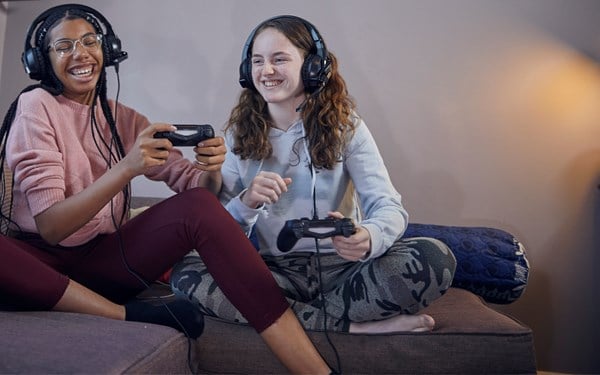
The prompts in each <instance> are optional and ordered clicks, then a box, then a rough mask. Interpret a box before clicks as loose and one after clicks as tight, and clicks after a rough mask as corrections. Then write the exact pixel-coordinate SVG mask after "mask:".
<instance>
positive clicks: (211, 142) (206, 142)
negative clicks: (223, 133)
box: [198, 137, 225, 147]
mask: <svg viewBox="0 0 600 375" xmlns="http://www.w3.org/2000/svg"><path fill="white" fill-rule="evenodd" d="M219 146H225V140H224V139H223V137H214V138H207V139H203V140H202V141H200V142H198V147H219Z"/></svg>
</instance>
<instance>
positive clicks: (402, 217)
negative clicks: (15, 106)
mask: <svg viewBox="0 0 600 375" xmlns="http://www.w3.org/2000/svg"><path fill="white" fill-rule="evenodd" d="M303 136H304V128H303V123H302V121H301V120H299V121H298V122H296V123H295V124H293V125H292V126H291V127H290V128H289V129H288V131H282V130H280V129H277V128H271V130H270V133H269V140H270V142H271V145H272V146H273V156H271V157H270V158H269V159H266V160H262V161H256V160H241V159H240V158H239V157H238V156H237V155H235V154H233V152H231V150H232V148H233V138H232V136H231V133H228V134H227V135H226V137H225V140H226V144H227V150H228V152H227V156H226V160H225V163H224V164H223V167H222V173H223V187H222V190H221V194H220V199H221V202H222V203H223V204H224V205H225V207H226V209H227V210H228V211H229V212H230V213H231V215H232V216H233V217H234V218H235V219H236V220H237V221H238V222H239V223H240V225H241V226H242V228H243V229H244V231H246V233H248V234H249V233H250V232H251V231H252V229H253V228H254V229H255V231H256V234H257V237H258V243H259V247H260V252H261V254H271V255H281V254H282V252H280V251H279V249H278V248H277V236H278V235H279V232H280V231H281V228H282V227H283V226H284V224H285V221H286V220H289V219H300V218H303V217H308V218H312V217H313V185H314V189H315V191H316V207H317V215H318V217H319V218H324V217H326V216H327V212H328V211H339V212H341V213H342V214H343V215H344V216H345V217H348V218H351V219H353V220H354V222H355V224H358V223H359V224H360V225H361V226H363V227H365V228H366V229H367V230H368V231H369V233H370V235H371V254H370V256H369V258H374V257H379V256H381V255H382V254H383V253H384V252H385V251H386V250H387V249H388V248H389V247H390V246H391V245H392V243H393V242H394V241H395V240H396V239H397V238H398V237H399V236H400V235H402V234H403V233H404V230H405V229H406V225H407V223H408V213H407V212H406V210H405V209H404V207H403V206H402V202H401V196H400V194H399V193H398V192H397V191H396V189H395V188H394V186H393V185H392V182H391V180H390V177H389V174H388V172H387V169H386V167H385V164H384V162H383V159H382V158H381V154H380V153H379V150H378V148H377V145H376V143H375V141H374V139H373V137H372V135H371V133H370V132H369V129H368V128H367V126H366V125H365V123H364V122H363V121H362V119H359V120H358V126H357V127H356V130H355V133H354V136H353V138H352V139H351V141H350V142H349V143H348V144H347V147H346V149H345V151H344V155H343V160H342V162H340V163H337V164H336V165H335V167H334V169H333V170H326V169H312V167H311V163H310V157H309V155H308V152H307V146H308V145H306V142H305V141H304V139H302V137H303ZM259 171H269V172H276V173H278V174H279V175H280V176H281V177H291V178H292V184H291V185H289V186H288V191H287V192H285V193H283V194H282V195H281V197H280V198H279V201H278V202H277V203H275V204H265V205H262V206H261V207H259V208H257V209H252V208H249V207H248V206H246V205H245V204H244V203H242V201H241V200H240V195H241V193H243V192H244V191H245V190H246V189H247V188H248V187H249V186H250V183H251V181H252V179H253V178H254V177H255V176H256V175H257V174H258V172H259ZM313 171H314V172H316V173H312V172H313ZM313 175H314V176H315V178H314V179H313ZM357 197H358V200H359V202H357V200H356V198H357ZM359 207H360V208H359ZM361 216H362V217H364V219H362V220H361ZM314 241H315V240H314V238H302V239H300V240H299V241H298V242H297V243H296V244H295V246H294V247H293V248H292V251H312V252H314V251H316V249H315V242H314ZM319 248H320V251H322V252H334V251H335V250H334V249H333V246H332V243H331V239H329V238H327V239H322V240H320V243H319Z"/></svg>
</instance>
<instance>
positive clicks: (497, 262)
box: [404, 223, 529, 304]
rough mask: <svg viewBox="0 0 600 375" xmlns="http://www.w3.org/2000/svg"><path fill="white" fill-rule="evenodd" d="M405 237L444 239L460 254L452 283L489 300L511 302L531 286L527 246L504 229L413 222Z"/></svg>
mask: <svg viewBox="0 0 600 375" xmlns="http://www.w3.org/2000/svg"><path fill="white" fill-rule="evenodd" d="M404 237H407V238H408V237H433V238H437V239H438V240H441V241H443V242H444V243H445V244H446V245H448V247H450V249H451V250H452V252H453V253H454V256H455V257H456V262H457V266H456V274H455V276H454V281H453V283H452V286H454V287H458V288H463V289H467V290H469V291H471V292H473V293H475V294H477V295H479V296H481V297H483V299H484V300H486V301H488V302H491V303H497V304H507V303H511V302H513V301H515V300H516V299H518V298H519V297H520V296H521V294H522V293H523V291H524V290H525V287H526V286H527V279H528V276H529V262H528V260H527V258H526V254H525V248H524V247H523V245H522V244H521V243H520V242H519V241H518V240H517V239H516V238H515V237H514V236H513V235H512V234H510V233H508V232H505V231H503V230H500V229H496V228H488V227H459V226H445V225H433V224H417V223H410V224H409V225H408V228H407V230H406V232H405V233H404Z"/></svg>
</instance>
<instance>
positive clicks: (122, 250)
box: [92, 64, 197, 374]
mask: <svg viewBox="0 0 600 375" xmlns="http://www.w3.org/2000/svg"><path fill="white" fill-rule="evenodd" d="M116 66H118V64H117V65H116ZM116 66H115V67H116ZM115 72H116V77H117V93H116V96H115V116H114V122H115V131H114V132H111V133H112V136H111V140H110V144H107V143H106V141H105V140H104V138H103V137H102V134H101V133H100V132H99V133H100V137H101V139H102V142H103V143H104V145H106V147H108V151H109V157H108V158H106V157H105V156H104V153H103V152H102V151H101V150H100V148H99V145H98V144H97V143H96V147H97V148H98V151H99V152H100V154H101V155H102V157H103V158H104V160H105V161H106V162H107V166H108V168H109V169H110V168H111V167H112V162H111V160H112V157H111V156H114V154H113V152H112V148H113V146H114V144H115V136H116V134H117V129H116V128H117V112H118V110H117V108H118V104H119V93H120V91H121V80H120V77H119V72H118V69H115ZM94 105H95V104H94ZM92 113H93V111H92ZM94 124H95V125H96V126H98V125H97V123H96V122H95V121H94ZM92 134H93V132H92ZM130 189H131V185H130V184H127V186H126V187H125V188H124V189H123V196H124V200H125V202H124V205H125V207H124V209H123V213H122V215H121V219H120V220H119V222H117V220H116V217H115V212H114V204H113V199H111V200H110V213H111V219H112V222H113V226H114V227H115V234H116V236H117V240H118V243H119V250H120V253H121V259H122V261H123V265H124V266H125V269H126V270H127V272H128V273H129V274H131V275H132V276H133V277H135V278H136V279H137V280H138V281H139V282H140V283H141V284H142V286H143V287H144V288H146V289H148V288H150V284H149V283H148V282H146V280H144V278H143V277H142V276H141V275H140V274H139V273H138V272H137V271H135V270H134V269H133V267H131V265H130V264H129V261H128V260H127V257H126V255H125V246H124V244H123V236H122V233H121V225H122V223H123V220H124V218H125V216H126V212H127V211H128V207H129V204H130ZM158 301H159V302H160V303H161V304H162V306H163V307H164V308H165V309H166V310H167V312H168V313H169V315H170V316H171V317H172V318H173V320H175V322H176V323H177V325H178V326H179V327H180V328H181V331H182V332H183V334H184V335H185V337H186V339H187V365H188V368H189V370H190V372H191V373H192V374H196V373H197V372H196V371H194V368H193V366H192V339H191V337H190V335H189V333H188V332H187V330H186V329H185V326H184V325H183V324H182V323H181V321H180V320H179V319H177V316H175V314H174V313H173V311H172V310H171V309H170V308H169V306H168V305H167V304H166V302H165V301H163V300H162V299H161V298H158Z"/></svg>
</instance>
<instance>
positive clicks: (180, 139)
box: [154, 124, 215, 147]
mask: <svg viewBox="0 0 600 375" xmlns="http://www.w3.org/2000/svg"><path fill="white" fill-rule="evenodd" d="M174 126H175V127H176V128H177V131H173V132H156V133H154V138H166V139H168V140H169V141H171V143H172V144H173V146H176V147H177V146H181V147H186V146H188V147H193V146H196V145H197V144H198V142H201V141H203V140H205V139H209V138H214V137H215V131H214V130H213V127H212V126H211V125H208V124H203V125H183V124H175V125H174ZM180 131H181V132H180ZM189 132H191V133H189ZM186 133H189V134H186Z"/></svg>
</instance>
